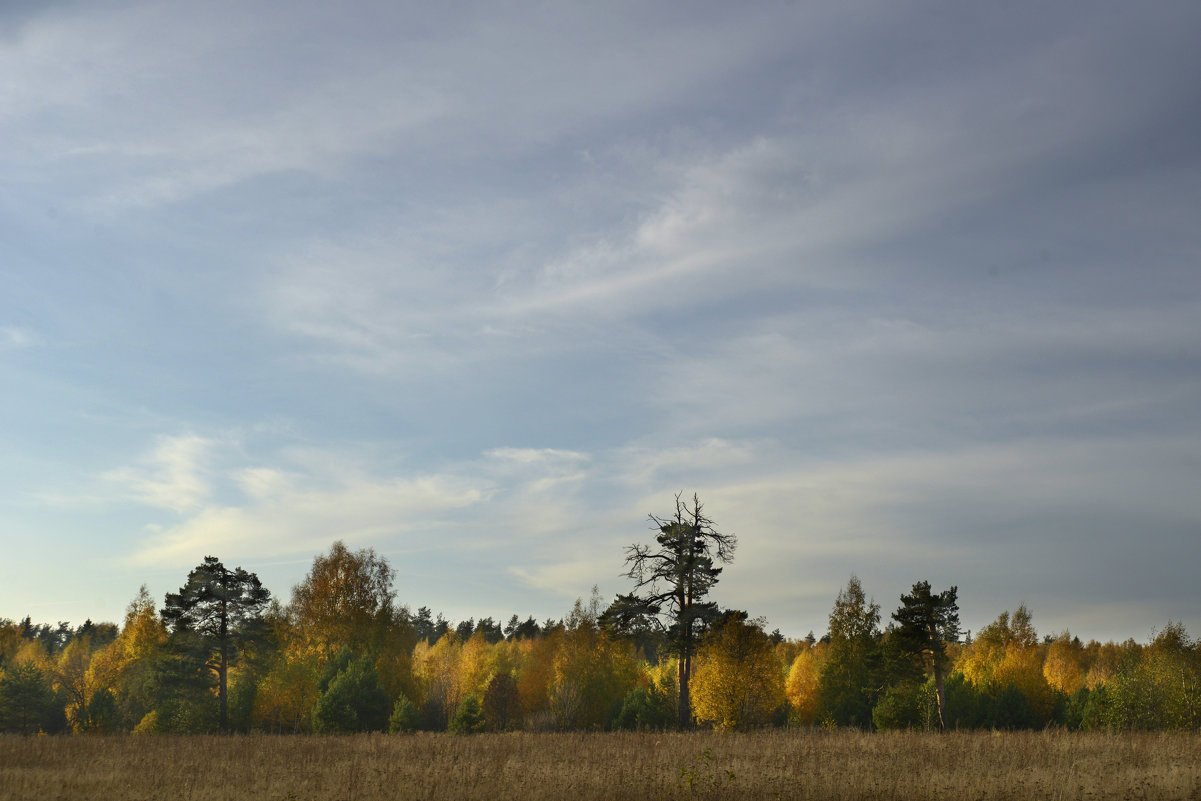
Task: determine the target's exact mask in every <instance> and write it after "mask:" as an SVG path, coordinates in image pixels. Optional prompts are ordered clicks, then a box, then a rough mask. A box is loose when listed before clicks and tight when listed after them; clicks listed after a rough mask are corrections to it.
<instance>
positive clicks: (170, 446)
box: [102, 434, 221, 513]
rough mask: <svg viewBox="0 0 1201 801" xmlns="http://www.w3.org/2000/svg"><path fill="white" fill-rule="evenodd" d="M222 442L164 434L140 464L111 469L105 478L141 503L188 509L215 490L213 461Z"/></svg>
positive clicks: (205, 498) (182, 510)
mask: <svg viewBox="0 0 1201 801" xmlns="http://www.w3.org/2000/svg"><path fill="white" fill-rule="evenodd" d="M220 444H221V443H220V442H219V441H217V440H212V439H207V438H204V437H200V436H196V435H194V434H184V435H180V436H162V437H159V438H158V444H157V445H156V446H155V448H154V449H153V450H152V451H151V452H150V453H149V454H148V455H146V456H145V457H143V458H142V460H141V463H140V464H139V465H138V466H136V467H123V468H119V469H116V470H110V471H108V472H107V473H105V474H103V476H102V478H103V479H104V480H105V481H108V482H111V483H113V484H115V485H117V486H119V487H121V488H122V489H123V491H124V492H126V493H127V494H128V495H129V496H130V497H131V498H132V499H134V500H136V501H137V502H139V503H142V504H145V505H147V506H154V507H158V508H161V509H169V510H172V511H174V512H180V513H183V512H188V511H190V510H193V509H196V508H197V507H199V506H200V505H201V504H203V503H204V502H205V501H206V500H207V499H208V497H209V495H210V494H211V492H212V487H211V484H210V482H209V478H210V476H211V473H210V463H211V459H212V456H213V452H214V450H215V449H216V448H217V447H218V446H219V445H220Z"/></svg>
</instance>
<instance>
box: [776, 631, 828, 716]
mask: <svg viewBox="0 0 1201 801" xmlns="http://www.w3.org/2000/svg"><path fill="white" fill-rule="evenodd" d="M824 652H825V648H824V647H823V646H822V645H821V644H818V645H816V646H810V647H806V648H804V649H802V650H801V651H800V652H799V653H797V655H796V659H794V660H793V661H792V665H791V666H790V667H789V670H788V678H787V680H786V681H785V683H784V694H785V696H786V697H787V698H788V705H789V707H791V709H792V714H793V717H794V719H795V720H796V722H798V723H800V724H801V725H803V726H812V725H813V724H814V723H815V722H816V721H817V711H818V707H819V698H818V694H817V689H818V680H819V678H820V677H821V658H822V655H823V654H824Z"/></svg>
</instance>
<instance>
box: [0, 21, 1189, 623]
mask: <svg viewBox="0 0 1201 801" xmlns="http://www.w3.org/2000/svg"><path fill="white" fill-rule="evenodd" d="M1199 34H1201V6H1198V5H1197V4H1196V3H1194V2H1178V3H1175V2H1161V3H1154V4H1151V5H1145V4H1144V5H1137V6H1136V5H1132V4H1129V3H1116V2H1115V3H1106V2H1100V3H1093V4H1089V6H1088V8H1087V13H1082V10H1081V7H1080V6H1079V5H1077V4H1072V3H1066V2H1051V3H1047V2H1039V3H1022V2H1019V3H1016V4H1001V5H998V4H977V5H976V6H972V5H962V4H961V5H957V6H946V5H945V4H935V3H925V2H892V1H890V2H877V3H872V2H863V3H854V2H852V3H841V4H818V3H783V2H763V3H751V4H737V5H735V4H729V3H661V4H646V3H628V4H627V3H606V4H600V5H597V4H593V6H592V7H588V6H581V5H580V4H569V3H543V4H538V3H512V4H495V3H478V4H476V3H451V4H443V5H440V6H438V7H437V8H434V7H432V6H430V5H429V4H406V3H392V2H386V3H385V2H378V3H376V2H349V3H345V4H334V5H331V4H295V3H276V2H258V3H243V2H220V0H218V1H216V2H212V3H205V4H191V5H187V4H180V3H165V2H163V3H154V2H123V1H121V0H101V1H100V2H89V3H79V2H58V3H53V2H52V3H16V4H12V3H9V4H5V5H4V6H3V9H0V387H2V391H0V419H3V421H4V423H3V425H2V426H0V538H2V540H3V542H2V544H3V553H4V557H3V563H2V568H0V570H2V572H3V576H2V580H0V616H7V617H10V618H17V617H21V616H24V615H25V614H30V615H32V616H33V618H34V619H35V620H43V621H50V622H53V621H56V620H70V621H73V622H76V623H78V622H81V621H82V620H83V619H84V618H86V617H92V618H94V619H110V620H116V619H119V618H120V615H121V613H122V610H123V608H124V606H125V604H126V603H127V602H128V601H129V599H130V598H132V597H133V596H134V594H135V593H136V592H137V589H138V587H139V585H141V584H142V583H146V584H147V585H148V587H149V588H150V590H151V592H152V593H153V594H154V595H155V596H156V597H161V596H162V594H163V593H165V592H168V591H172V590H175V589H177V588H178V587H179V586H180V585H181V584H182V583H183V580H184V578H185V577H186V574H187V571H188V569H189V568H190V567H192V566H194V565H195V564H197V563H198V562H200V561H201V559H202V558H203V557H204V556H205V555H207V554H212V555H215V556H218V557H219V558H221V559H222V560H224V561H225V562H226V563H227V564H231V565H235V564H236V565H242V566H244V567H246V568H247V569H250V570H254V571H256V572H258V573H259V575H260V576H262V577H263V579H264V580H265V582H266V583H267V585H268V586H269V587H270V588H271V589H272V590H273V591H274V592H276V593H277V594H279V595H280V596H281V597H283V598H284V599H285V600H286V598H287V596H288V593H289V591H290V588H291V586H292V585H293V584H295V583H297V582H298V581H299V580H300V579H301V578H302V576H303V575H304V573H305V571H306V570H307V567H308V565H309V564H310V563H311V560H312V557H313V556H314V554H316V553H318V552H322V551H325V550H327V549H328V547H329V545H330V544H331V543H332V542H333V541H334V540H335V539H342V540H344V541H345V542H346V543H347V544H348V545H349V546H351V547H355V548H358V547H368V546H370V547H374V548H375V549H376V550H377V551H378V552H379V553H381V554H383V555H385V556H387V557H388V559H389V560H390V561H391V563H392V564H393V565H394V566H395V567H396V569H397V571H398V579H397V591H398V598H399V600H401V601H403V602H405V603H408V604H410V605H412V606H414V607H415V606H418V605H422V604H426V605H429V606H431V607H432V608H433V609H435V610H441V611H443V612H444V613H445V614H446V615H447V616H448V617H451V618H453V619H459V618H463V617H467V616H476V617H478V616H481V615H492V616H495V617H502V616H503V617H507V616H508V615H509V614H511V613H518V614H521V615H523V616H524V615H526V614H533V615H535V616H537V617H539V618H544V617H547V616H556V617H557V616H560V615H562V614H563V613H565V612H566V611H567V610H568V609H569V608H570V604H571V602H572V600H573V599H574V598H576V597H577V596H581V595H583V596H586V595H587V594H588V593H589V592H590V590H591V587H592V586H593V584H597V585H599V588H600V591H601V592H602V594H604V595H605V596H611V595H612V593H614V592H617V591H623V590H625V589H626V588H627V587H628V582H626V581H625V580H623V579H622V578H621V576H620V574H621V572H622V559H623V548H624V547H625V546H626V545H629V544H630V543H633V542H645V541H649V539H650V537H651V532H650V530H649V527H648V525H647V514H648V513H656V514H660V515H662V514H666V513H668V512H669V511H670V510H671V508H672V498H673V495H674V494H675V493H676V492H678V491H681V490H682V491H685V492H686V493H692V492H696V493H698V494H699V495H700V497H701V499H702V501H703V502H704V503H705V504H706V509H707V511H708V513H709V514H710V515H711V516H712V517H713V518H714V519H715V520H716V521H717V523H718V526H719V528H721V529H722V530H725V531H729V532H733V533H736V534H737V535H738V536H739V539H740V547H739V550H738V553H737V558H736V561H735V563H734V564H733V565H732V566H730V567H729V568H728V569H727V571H726V574H725V575H724V577H723V580H722V582H721V583H720V584H719V585H718V588H717V591H716V596H717V600H718V601H719V602H721V603H723V604H725V605H729V606H734V607H738V608H743V609H747V610H749V611H750V612H751V613H752V614H755V615H764V616H766V617H767V618H768V621H769V625H771V626H773V627H774V626H778V627H780V628H781V629H782V630H783V631H784V632H785V633H787V634H790V635H793V636H802V635H804V634H805V633H806V632H807V631H809V630H811V629H813V630H815V631H817V632H818V633H819V634H820V633H821V632H822V631H823V630H824V627H825V622H826V617H827V615H828V613H829V609H830V606H831V604H832V601H833V598H834V596H835V595H836V594H837V592H838V589H839V588H840V587H841V586H843V585H844V584H845V583H846V580H847V578H848V577H849V575H850V574H851V573H852V572H854V573H857V574H858V575H859V576H860V578H861V579H862V581H863V583H864V587H865V589H866V590H867V591H868V592H869V593H870V594H872V595H873V596H874V597H875V598H876V599H877V600H878V601H880V603H881V604H882V606H883V607H884V609H885V611H886V612H887V611H888V610H890V609H892V608H894V607H895V605H896V599H897V597H898V596H899V594H900V593H901V592H903V591H906V590H907V589H908V587H909V586H910V585H911V584H912V583H913V582H914V581H917V580H920V579H928V580H930V581H931V582H932V584H933V585H934V586H935V587H936V588H939V587H943V586H946V585H949V584H957V585H958V586H959V590H960V606H961V610H962V615H961V616H962V618H963V621H964V625H965V626H966V627H969V628H979V626H980V625H983V624H984V623H986V622H988V621H990V620H992V619H993V618H994V617H996V615H997V614H998V613H999V612H1001V611H1003V610H1006V609H1013V608H1015V607H1016V606H1017V604H1018V603H1020V602H1023V601H1024V602H1025V603H1026V604H1027V605H1028V606H1029V607H1030V608H1031V609H1032V610H1033V612H1034V620H1035V624H1036V626H1038V628H1039V630H1040V631H1041V632H1044V633H1052V632H1057V631H1060V630H1062V629H1063V628H1066V627H1071V628H1072V630H1073V631H1074V632H1076V633H1078V634H1080V635H1081V636H1083V637H1098V638H1102V639H1105V638H1121V639H1124V638H1126V637H1128V636H1134V637H1136V638H1138V639H1146V638H1147V637H1148V636H1149V635H1150V633H1151V631H1152V630H1153V629H1154V628H1156V627H1158V626H1162V625H1164V624H1165V623H1167V622H1168V621H1169V620H1183V621H1184V622H1185V624H1186V625H1187V626H1188V627H1189V629H1190V631H1191V632H1192V633H1193V634H1201V582H1197V581H1196V580H1195V573H1196V565H1197V564H1198V563H1199V562H1201V497H1199V493H1198V487H1201V447H1199V446H1201V322H1199V321H1201V269H1199V266H1201V227H1199V226H1198V209H1201V82H1198V81H1197V76H1198V75H1201V51H1199V50H1198V48H1197V47H1196V42H1197V37H1198V35H1199Z"/></svg>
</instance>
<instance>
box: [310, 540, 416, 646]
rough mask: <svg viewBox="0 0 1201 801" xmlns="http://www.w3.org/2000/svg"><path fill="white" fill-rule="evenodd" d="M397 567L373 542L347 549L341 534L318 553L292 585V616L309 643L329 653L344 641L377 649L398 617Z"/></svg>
mask: <svg viewBox="0 0 1201 801" xmlns="http://www.w3.org/2000/svg"><path fill="white" fill-rule="evenodd" d="M393 576H395V571H394V570H392V568H391V566H389V565H388V560H386V559H384V558H383V557H382V556H378V555H377V554H376V553H375V551H374V550H373V549H371V548H365V549H363V550H359V551H351V550H349V549H348V548H347V547H346V546H345V545H344V544H343V543H342V542H341V540H339V541H337V542H335V543H334V544H333V546H332V547H331V548H330V551H329V553H328V554H327V555H320V554H319V555H318V556H317V557H316V558H314V560H313V566H312V568H311V569H310V570H309V573H308V575H306V576H305V578H304V580H303V581H302V582H301V583H300V584H298V585H296V586H295V587H293V588H292V601H291V603H289V604H288V617H289V619H290V621H291V623H292V625H293V629H294V630H295V632H296V633H297V635H298V636H299V637H300V638H301V640H302V642H303V643H304V645H305V647H306V648H308V649H310V650H312V651H314V652H315V653H317V654H319V655H320V656H322V657H325V658H328V657H330V656H332V655H333V654H334V653H335V652H337V650H338V649H339V648H341V647H343V646H347V647H349V648H350V649H351V650H352V651H354V652H355V653H356V654H360V655H362V654H365V653H368V652H370V653H376V652H377V651H378V641H379V638H380V637H381V636H382V635H384V634H386V632H387V631H388V630H389V629H390V628H391V627H392V626H393V624H394V623H395V622H396V621H395V620H394V610H393V608H392V600H393V597H394V593H393V591H392V578H393Z"/></svg>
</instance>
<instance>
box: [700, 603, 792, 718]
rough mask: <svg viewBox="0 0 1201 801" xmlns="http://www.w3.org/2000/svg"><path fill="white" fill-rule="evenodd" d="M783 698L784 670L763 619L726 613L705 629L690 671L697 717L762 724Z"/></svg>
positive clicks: (780, 703) (779, 705)
mask: <svg viewBox="0 0 1201 801" xmlns="http://www.w3.org/2000/svg"><path fill="white" fill-rule="evenodd" d="M784 700H785V697H784V675H783V673H782V671H781V670H780V662H779V660H778V659H777V658H776V654H775V648H774V646H773V644H772V641H771V638H770V637H768V635H767V634H766V633H765V632H764V631H763V627H762V624H761V621H753V622H748V621H747V620H746V616H745V614H742V615H735V616H730V617H728V618H727V620H726V621H725V622H724V623H723V624H721V625H720V626H718V627H717V628H716V629H714V630H713V631H710V632H709V633H708V634H706V635H705V637H704V639H703V640H702V642H701V648H700V651H699V652H698V654H697V668H696V673H695V674H694V676H693V697H692V703H693V710H694V712H695V713H696V717H697V720H700V721H703V722H706V723H710V724H712V725H713V726H714V727H715V728H718V729H746V728H749V727H752V726H761V725H764V724H767V723H770V722H771V719H772V716H773V715H774V714H775V712H776V711H777V710H778V709H779V708H780V707H781V706H782V705H783V704H784Z"/></svg>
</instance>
